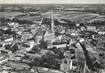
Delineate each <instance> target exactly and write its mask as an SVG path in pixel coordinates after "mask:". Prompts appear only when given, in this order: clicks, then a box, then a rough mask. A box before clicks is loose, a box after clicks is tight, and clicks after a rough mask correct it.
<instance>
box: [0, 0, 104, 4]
mask: <svg viewBox="0 0 105 73" xmlns="http://www.w3.org/2000/svg"><path fill="white" fill-rule="evenodd" d="M14 3H15V4H18V3H19V4H24V3H27V4H105V0H0V4H14Z"/></svg>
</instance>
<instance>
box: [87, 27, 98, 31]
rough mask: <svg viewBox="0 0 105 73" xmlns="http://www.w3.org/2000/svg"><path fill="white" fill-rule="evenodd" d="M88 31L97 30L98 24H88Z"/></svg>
mask: <svg viewBox="0 0 105 73" xmlns="http://www.w3.org/2000/svg"><path fill="white" fill-rule="evenodd" d="M86 28H87V30H88V31H96V30H97V29H96V26H86Z"/></svg>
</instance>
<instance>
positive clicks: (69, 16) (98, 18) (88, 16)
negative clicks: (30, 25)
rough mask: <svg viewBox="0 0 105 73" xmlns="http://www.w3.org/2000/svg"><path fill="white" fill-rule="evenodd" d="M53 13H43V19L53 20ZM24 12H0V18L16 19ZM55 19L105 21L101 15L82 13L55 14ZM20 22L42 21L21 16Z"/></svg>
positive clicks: (32, 17) (33, 17) (66, 12)
mask: <svg viewBox="0 0 105 73" xmlns="http://www.w3.org/2000/svg"><path fill="white" fill-rule="evenodd" d="M51 13H52V12H46V13H42V17H46V18H51ZM22 14H24V13H22V12H0V17H1V16H2V17H15V16H18V15H22ZM52 14H53V17H54V19H67V20H69V21H74V22H86V21H88V22H93V21H105V18H102V17H101V16H100V15H99V14H95V13H88V12H80V11H62V12H53V13H52ZM18 18H19V19H20V20H32V21H37V20H40V19H41V17H40V16H27V15H26V16H21V17H18Z"/></svg>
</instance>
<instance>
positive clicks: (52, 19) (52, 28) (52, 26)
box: [51, 13, 54, 33]
mask: <svg viewBox="0 0 105 73" xmlns="http://www.w3.org/2000/svg"><path fill="white" fill-rule="evenodd" d="M51 31H52V32H53V33H54V18H53V13H51Z"/></svg>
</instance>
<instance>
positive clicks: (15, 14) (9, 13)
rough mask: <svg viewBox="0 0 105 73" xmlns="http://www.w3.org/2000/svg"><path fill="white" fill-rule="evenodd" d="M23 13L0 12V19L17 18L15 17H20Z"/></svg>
mask: <svg viewBox="0 0 105 73" xmlns="http://www.w3.org/2000/svg"><path fill="white" fill-rule="evenodd" d="M21 14H23V13H21V12H0V17H1V16H2V17H14V16H17V15H21Z"/></svg>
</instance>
